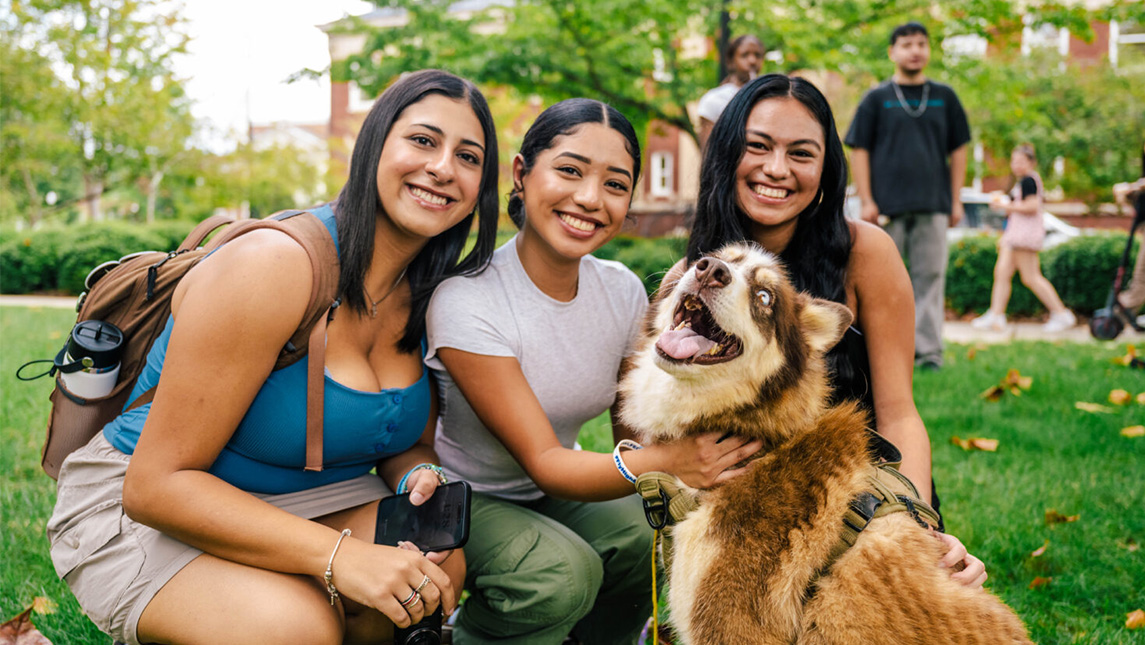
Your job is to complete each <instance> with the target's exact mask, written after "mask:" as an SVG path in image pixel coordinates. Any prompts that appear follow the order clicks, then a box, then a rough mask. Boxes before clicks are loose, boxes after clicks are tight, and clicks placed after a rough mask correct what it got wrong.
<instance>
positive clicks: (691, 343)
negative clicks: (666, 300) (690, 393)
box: [656, 294, 743, 365]
mask: <svg viewBox="0 0 1145 645" xmlns="http://www.w3.org/2000/svg"><path fill="white" fill-rule="evenodd" d="M656 351H657V353H659V354H660V355H661V356H663V357H664V358H666V359H668V360H672V361H678V362H687V363H698V364H700V365H711V364H714V363H723V362H724V361H730V360H731V359H733V358H735V357H737V356H739V355H740V354H742V353H743V343H742V342H741V341H740V339H738V338H736V337H735V336H733V335H732V334H729V333H728V332H726V331H724V330H723V329H722V328H720V326H719V325H717V324H716V320H715V318H713V317H712V312H711V311H709V310H708V308H707V306H705V305H704V303H703V301H702V300H700V298H699V297H697V296H696V295H694V294H688V295H686V296H684V297H683V298H682V299H681V300H680V306H679V307H677V308H676V314H675V315H674V316H673V317H672V329H669V330H667V331H665V332H664V333H663V334H661V335H660V339H659V340H657V341H656Z"/></svg>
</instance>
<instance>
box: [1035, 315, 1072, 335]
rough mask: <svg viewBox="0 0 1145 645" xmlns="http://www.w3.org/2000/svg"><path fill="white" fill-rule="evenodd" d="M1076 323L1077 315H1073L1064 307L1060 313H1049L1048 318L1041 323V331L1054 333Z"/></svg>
mask: <svg viewBox="0 0 1145 645" xmlns="http://www.w3.org/2000/svg"><path fill="white" fill-rule="evenodd" d="M1076 324H1077V317H1076V316H1074V315H1073V312H1072V311H1070V310H1068V309H1066V310H1065V311H1063V312H1061V313H1056V314H1053V315H1051V316H1050V319H1049V320H1047V321H1046V324H1044V325H1042V331H1043V332H1045V333H1047V334H1056V333H1058V332H1061V331H1065V330H1067V329H1069V328H1070V327H1073V326H1074V325H1076Z"/></svg>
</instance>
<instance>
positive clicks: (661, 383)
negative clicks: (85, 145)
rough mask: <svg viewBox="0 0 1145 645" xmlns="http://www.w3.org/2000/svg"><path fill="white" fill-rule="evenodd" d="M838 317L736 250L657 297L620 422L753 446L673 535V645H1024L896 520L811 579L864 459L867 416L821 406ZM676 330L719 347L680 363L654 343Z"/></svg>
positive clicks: (1006, 619)
mask: <svg viewBox="0 0 1145 645" xmlns="http://www.w3.org/2000/svg"><path fill="white" fill-rule="evenodd" d="M705 316H706V318H705ZM851 318H852V316H851V313H850V311H849V310H848V309H846V308H845V307H843V306H842V305H839V304H837V303H832V302H828V301H825V300H818V299H814V298H811V297H809V296H807V295H805V294H801V293H798V292H796V291H795V290H794V288H793V287H792V286H791V284H790V282H789V281H788V279H787V278H786V275H785V272H784V270H783V268H782V266H781V265H780V263H779V261H778V260H777V259H776V258H775V257H774V256H772V255H771V254H768V253H766V252H765V251H762V250H761V249H759V248H758V247H755V246H751V245H746V244H738V245H731V246H728V247H725V248H724V249H721V250H720V251H719V252H717V253H715V254H713V255H711V256H708V257H707V258H704V259H702V260H700V261H699V262H697V263H696V264H695V265H693V266H692V267H691V268H690V269H689V270H688V271H687V272H686V273H685V274H684V275H683V277H682V278H681V279H680V280H679V281H678V282H677V283H676V285H675V286H674V288H671V290H670V291H668V292H665V293H662V294H660V296H659V297H658V299H657V302H656V303H655V305H654V309H653V311H652V312H650V318H649V322H648V326H647V332H646V333H645V335H644V338H643V339H642V340H641V341H640V343H639V345H638V347H637V349H636V352H635V354H634V355H633V356H632V357H630V359H629V361H628V363H627V365H626V368H625V373H624V375H623V378H622V380H621V384H620V391H621V395H622V399H621V400H622V401H623V403H622V407H621V420H622V421H623V422H624V423H625V424H626V425H627V426H629V427H630V428H632V429H633V430H635V431H636V432H637V434H638V435H639V436H641V437H642V438H643V439H644V440H652V441H655V440H671V439H675V438H679V437H682V436H686V435H689V434H693V433H700V432H711V431H718V432H732V433H735V434H737V435H741V436H746V437H753V438H758V439H761V440H763V442H764V448H763V450H762V451H761V453H760V455H759V456H758V458H757V459H755V460H754V461H753V462H752V463H751V464H750V465H749V466H748V469H747V472H746V473H745V474H743V475H741V476H739V477H736V478H735V479H733V480H731V481H730V482H728V483H727V484H724V485H722V486H720V487H717V488H714V489H711V490H708V491H704V492H700V493H699V500H700V506H699V509H698V510H696V511H693V512H692V513H691V514H690V515H688V516H687V517H686V518H685V519H684V520H682V521H680V522H679V523H677V524H676V525H675V526H674V528H673V529H672V536H673V547H672V553H671V563H670V565H669V592H668V594H669V597H668V600H669V607H670V612H671V620H672V622H673V625H674V627H675V629H676V632H677V635H678V637H679V638H680V639H681V641H682V642H683V643H695V644H709V643H710V644H713V645H730V644H733V643H734V644H739V643H785V644H786V643H835V644H850V643H856V644H862V645H870V644H875V643H896V644H897V643H983V644H986V643H989V644H991V645H994V644H997V643H1029V642H1030V641H1029V640H1028V639H1027V637H1026V633H1025V629H1024V627H1023V626H1022V623H1021V621H1020V620H1019V619H1018V617H1017V616H1016V615H1015V614H1014V613H1013V612H1012V611H1011V610H1010V609H1009V608H1008V607H1006V606H1005V605H1004V604H1003V603H1002V602H1001V601H1000V600H998V599H997V598H996V597H994V596H992V595H990V594H989V593H988V592H986V591H985V590H983V589H969V588H967V587H965V586H963V585H962V584H960V583H958V582H956V581H954V580H953V579H952V578H951V577H950V573H949V572H948V571H947V570H945V569H943V568H941V566H940V565H939V560H940V559H941V557H942V556H943V554H944V549H943V547H942V544H941V542H940V541H939V540H938V539H937V538H936V537H935V536H933V535H931V534H930V532H929V531H928V530H927V529H925V528H923V527H921V526H920V525H919V524H917V523H916V522H915V521H914V520H913V519H912V518H911V517H910V516H909V515H908V514H906V513H894V514H891V515H886V516H883V517H881V518H877V519H875V520H873V521H872V522H871V523H870V525H869V526H868V527H867V528H866V530H865V531H863V532H862V533H861V534H860V535H859V538H858V541H857V542H856V544H855V546H853V547H852V548H851V549H850V550H848V551H847V552H846V553H844V554H843V556H842V557H840V558H839V559H838V560H837V561H835V562H834V564H832V565H831V566H830V568H829V570H827V571H821V569H822V568H823V567H824V565H825V564H827V560H828V555H829V553H830V551H831V549H832V547H834V546H835V545H836V543H837V542H838V540H839V536H840V531H841V528H842V518H843V515H844V512H845V510H846V508H847V506H848V504H849V503H850V501H851V500H852V499H854V498H855V497H856V496H857V495H858V494H859V493H860V492H861V491H863V490H864V482H865V474H866V473H867V472H869V464H870V460H871V457H870V455H869V453H868V447H867V446H868V442H867V437H866V434H865V433H866V425H867V423H866V417H865V415H864V414H863V413H862V412H861V411H860V410H859V409H858V408H857V407H856V406H855V405H854V404H850V403H848V404H843V405H838V406H833V407H830V406H829V405H828V403H827V401H828V399H829V389H828V388H829V385H828V382H827V374H826V368H825V366H824V361H823V355H824V353H825V352H826V351H827V350H828V349H830V348H831V347H832V346H834V345H835V343H837V342H838V340H839V339H840V338H841V337H842V334H843V332H844V331H845V330H846V328H847V326H848V325H849V324H850V322H851ZM685 323H691V326H692V327H700V328H703V329H700V330H699V331H700V335H701V336H707V337H709V338H711V339H712V340H715V341H717V344H716V345H715V346H714V347H711V348H710V349H708V350H706V351H707V353H706V354H705V353H704V348H705V347H707V345H706V344H702V345H700V346H699V350H698V351H697V353H696V355H695V356H692V357H680V356H679V355H680V354H682V353H686V350H681V349H679V346H678V345H677V346H676V347H675V348H673V345H672V343H671V342H670V341H667V340H665V339H667V338H668V336H669V335H670V334H669V335H664V336H663V337H662V334H663V332H665V331H666V330H674V329H677V332H678V328H681V329H684V332H683V333H684V334H685V335H691V332H688V331H687V327H688V325H687V324H685ZM676 337H677V338H678V337H679V335H678V334H677V336H676ZM688 347H691V345H689V346H688ZM666 348H667V351H664V350H665V349H666ZM673 355H676V357H673ZM820 573H822V576H821V577H818V578H817V577H816V576H817V575H819V574H820Z"/></svg>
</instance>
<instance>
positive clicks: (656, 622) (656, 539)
mask: <svg viewBox="0 0 1145 645" xmlns="http://www.w3.org/2000/svg"><path fill="white" fill-rule="evenodd" d="M659 548H660V529H656V530H655V531H653V533H652V645H660V599H659V598H658V597H657V593H656V589H657V587H656V551H657V550H658V549H659Z"/></svg>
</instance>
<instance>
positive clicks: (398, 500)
mask: <svg viewBox="0 0 1145 645" xmlns="http://www.w3.org/2000/svg"><path fill="white" fill-rule="evenodd" d="M446 488H449V489H451V490H450V494H456V492H455V491H456V490H458V489H460V490H461V502H462V507H463V508H464V509H465V511H464V512H463V513H462V514H461V517H460V519H459V521H458V522H457V523H456V524H455V525H453V530H451V531H450V533H451V534H452V535H454V536H457V538H458V539H457V540H456V541H455V542H454V543H452V544H444V545H435V544H429V545H422V544H418V545H417V546H418V548H420V549H422V550H423V551H426V552H430V551H448V550H450V549H460V548H462V547H463V546H465V543H466V542H468V541H469V524H470V523H469V515H470V510H471V507H472V501H473V489H472V488H471V487H470V486H469V482H465V481H457V482H450V483H448V484H444V485H442V486H440V487H438V489H437V493H440V492H441V491H443V490H444V489H446ZM435 494H436V493H435ZM402 498H404V499H405V500H408V499H409V493H403V494H402V495H394V496H392V497H387V498H384V499H382V501H381V503H379V504H378V516H377V519H376V520H375V526H374V543H375V544H385V545H387V546H397V542H398V541H401V540H409V539H410V537H411V536H407V535H400V536H397V537H396V539H393V538H390V539H387V538H386V535H385V532H384V531H383V528H382V527H383V525H384V524H385V522H386V521H387V519H388V518H389V517H390V515H392V514H393V511H394V510H395V509H394V508H393V506H394V505H396V504H403V503H404V504H408V501H403V499H402ZM391 500H392V501H391ZM430 501H432V498H431V500H430ZM429 503H430V502H427V504H429ZM419 508H424V507H419ZM423 519H425V518H423Z"/></svg>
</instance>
